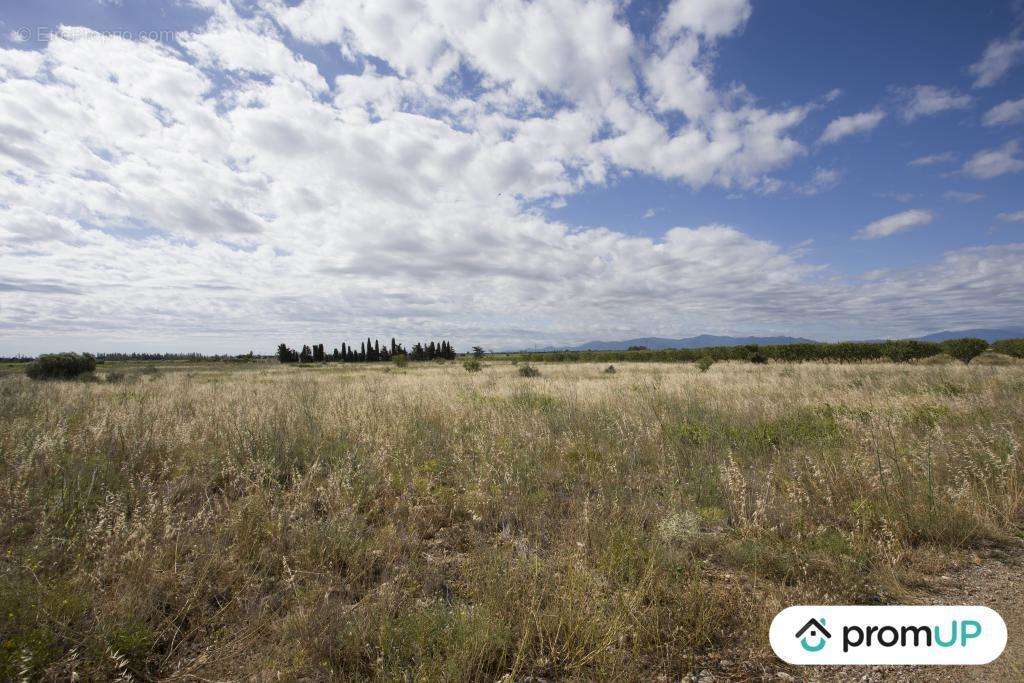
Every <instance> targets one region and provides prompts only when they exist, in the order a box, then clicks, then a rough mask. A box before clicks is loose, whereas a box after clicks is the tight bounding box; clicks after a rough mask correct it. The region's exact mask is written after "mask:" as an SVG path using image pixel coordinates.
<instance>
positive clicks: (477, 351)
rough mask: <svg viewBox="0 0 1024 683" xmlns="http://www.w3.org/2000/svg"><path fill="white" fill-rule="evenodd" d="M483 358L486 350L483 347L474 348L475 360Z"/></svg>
mask: <svg viewBox="0 0 1024 683" xmlns="http://www.w3.org/2000/svg"><path fill="white" fill-rule="evenodd" d="M483 357H484V348H483V347H482V346H474V347H473V358H483Z"/></svg>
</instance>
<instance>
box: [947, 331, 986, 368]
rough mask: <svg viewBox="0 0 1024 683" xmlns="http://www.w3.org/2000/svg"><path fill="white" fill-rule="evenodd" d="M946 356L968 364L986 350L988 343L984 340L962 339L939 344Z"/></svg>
mask: <svg viewBox="0 0 1024 683" xmlns="http://www.w3.org/2000/svg"><path fill="white" fill-rule="evenodd" d="M939 346H941V347H942V351H943V352H944V353H945V354H946V355H947V356H952V357H953V358H956V359H957V360H958V361H961V362H963V363H970V362H971V359H973V358H974V357H976V356H979V355H981V354H982V353H984V351H985V350H986V349H988V342H987V341H985V340H984V339H974V338H971V337H967V338H964V339H949V340H947V341H944V342H942V343H941V344H939Z"/></svg>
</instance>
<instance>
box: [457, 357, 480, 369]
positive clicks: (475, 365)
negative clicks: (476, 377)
mask: <svg viewBox="0 0 1024 683" xmlns="http://www.w3.org/2000/svg"><path fill="white" fill-rule="evenodd" d="M462 367H464V368H466V372H480V369H481V368H482V367H483V365H481V364H480V361H478V360H477V359H476V358H468V359H466V360H465V361H463V363H462Z"/></svg>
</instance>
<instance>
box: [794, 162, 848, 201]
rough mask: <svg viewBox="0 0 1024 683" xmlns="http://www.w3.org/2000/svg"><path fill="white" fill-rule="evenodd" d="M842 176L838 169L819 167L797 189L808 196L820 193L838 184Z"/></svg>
mask: <svg viewBox="0 0 1024 683" xmlns="http://www.w3.org/2000/svg"><path fill="white" fill-rule="evenodd" d="M842 177H843V174H842V172H841V171H839V170H838V169H834V168H818V169H815V171H814V175H813V176H811V179H810V180H809V181H807V182H806V183H803V184H802V185H797V186H796V191H797V192H799V193H800V194H805V195H808V196H812V195H816V194H820V193H822V192H825V191H826V190H831V189H832V188H834V187H835V186H837V185H838V184H839V181H840V179H842Z"/></svg>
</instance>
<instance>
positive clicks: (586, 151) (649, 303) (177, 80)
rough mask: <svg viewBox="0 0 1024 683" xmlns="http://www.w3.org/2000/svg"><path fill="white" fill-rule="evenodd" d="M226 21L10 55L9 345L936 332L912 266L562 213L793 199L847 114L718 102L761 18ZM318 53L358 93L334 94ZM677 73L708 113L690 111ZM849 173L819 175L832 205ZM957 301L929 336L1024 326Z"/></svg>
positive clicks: (579, 14) (607, 5) (386, 4)
mask: <svg viewBox="0 0 1024 683" xmlns="http://www.w3.org/2000/svg"><path fill="white" fill-rule="evenodd" d="M204 3H205V5H206V6H208V7H209V8H211V12H212V16H211V19H210V21H209V22H208V23H207V24H206V25H204V26H202V27H200V28H198V29H196V30H194V31H193V32H192V33H190V34H189V35H186V36H183V37H182V40H181V47H180V50H179V49H177V48H175V49H172V48H170V47H166V46H161V45H159V44H156V43H153V42H133V41H128V40H123V39H120V38H110V39H104V40H102V41H100V40H94V39H91V38H90V35H94V34H91V33H90V32H89V31H88V30H87V29H75V30H74V31H69V32H68V33H67V34H66V35H58V36H57V37H55V39H54V40H53V41H51V42H50V43H48V44H47V45H46V46H45V49H44V50H43V51H20V50H3V51H0V74H2V76H0V128H2V131H3V134H2V136H0V273H2V274H3V275H2V277H0V290H2V291H3V306H2V307H0V346H2V347H3V348H4V350H6V351H18V350H22V351H37V350H39V349H43V348H46V349H50V350H52V349H54V348H60V347H61V346H64V347H65V348H66V345H67V344H69V343H70V340H74V344H73V346H74V347H75V348H96V346H97V345H106V344H109V343H115V342H118V341H125V340H136V341H140V340H141V341H145V342H146V343H147V344H148V345H150V346H151V347H152V348H189V347H191V348H196V347H198V348H204V349H217V350H222V351H230V350H237V349H239V348H243V349H246V350H247V349H248V348H249V347H250V346H251V347H255V348H256V349H257V350H270V349H272V348H273V347H274V346H275V345H276V344H277V343H279V342H280V341H283V340H284V341H288V342H289V343H293V344H294V343H298V342H302V341H303V340H304V341H306V342H309V341H311V340H312V339H313V335H315V336H316V337H318V338H319V339H321V340H323V341H325V342H326V343H329V344H333V343H334V340H337V343H340V341H343V340H345V339H348V340H353V339H356V338H359V337H365V336H366V335H368V334H371V335H373V334H375V335H384V334H387V335H388V336H391V335H392V334H394V335H396V336H399V337H400V338H406V339H411V338H414V337H415V338H423V337H425V336H435V337H437V336H442V335H444V336H448V337H451V338H454V339H455V340H456V341H457V343H459V344H461V346H462V347H465V346H467V345H468V344H470V343H485V344H495V343H500V344H502V345H504V344H509V345H514V344H516V343H529V342H534V341H537V339H538V337H541V338H543V337H544V336H547V337H551V338H558V339H567V338H569V337H570V336H574V335H585V336H590V335H591V334H594V335H596V334H599V333H600V334H604V333H615V332H616V331H621V330H627V329H628V330H629V331H635V332H641V331H643V332H647V333H650V332H654V331H665V332H669V331H674V330H678V329H679V327H680V326H684V327H685V326H691V327H696V326H706V327H709V328H718V329H722V328H737V329H738V328H743V327H749V326H755V325H759V324H763V321H764V320H765V319H772V320H776V321H777V324H778V325H780V326H789V327H793V328H796V327H798V326H800V327H803V326H806V325H808V324H809V323H808V321H823V322H821V323H818V322H814V323H813V324H820V325H822V326H827V327H828V328H829V329H830V330H832V331H831V332H830V334H839V333H841V332H836V330H839V329H840V327H841V326H842V325H851V324H854V323H851V321H853V320H856V319H857V318H858V316H861V317H862V320H872V321H873V320H883V321H887V324H893V323H896V322H898V323H899V324H900V325H903V324H906V325H909V324H917V323H918V322H919V318H918V317H915V316H923V315H924V314H923V313H919V312H916V311H917V309H915V308H914V306H921V304H922V302H923V301H928V299H927V298H926V297H927V295H928V294H929V292H928V290H927V285H926V284H921V283H917V282H916V280H915V278H916V277H917V275H916V273H917V271H914V272H913V273H888V274H885V276H884V277H885V278H889V281H890V282H895V283H903V282H906V283H908V289H910V290H911V291H914V292H916V296H917V298H916V299H915V298H913V297H911V298H908V299H907V301H906V302H899V303H898V304H893V303H891V297H889V296H888V295H886V294H885V293H884V292H882V291H875V290H871V289H863V288H860V287H859V286H856V285H848V284H844V283H843V282H842V281H841V279H840V278H838V277H834V273H832V272H830V271H829V270H828V269H826V268H825V267H823V266H820V265H818V264H815V263H811V262H809V261H808V260H807V258H808V257H807V254H806V251H805V250H804V249H803V248H793V249H787V248H784V247H782V246H780V245H778V244H775V243H772V242H770V241H766V240H763V239H757V238H755V237H753V236H752V235H750V234H748V233H746V232H744V231H743V229H741V227H740V226H725V225H715V224H712V225H703V226H677V227H674V228H672V229H671V230H669V231H667V232H666V233H664V234H663V235H661V236H660V237H657V238H654V239H651V238H646V237H637V236H633V235H629V234H626V233H624V232H622V231H618V230H615V229H611V228H608V227H595V228H581V227H579V226H573V225H568V224H565V223H561V222H558V221H553V220H549V219H546V218H545V217H544V214H543V213H542V211H541V210H540V209H539V208H538V207H543V206H557V205H559V204H564V202H565V198H566V197H570V196H571V195H573V194H574V193H576V192H579V191H580V190H581V189H583V188H585V187H589V186H593V185H599V184H602V183H606V182H610V181H612V180H614V179H615V178H616V177H618V176H622V175H628V174H631V173H647V174H650V175H653V176H656V177H660V178H665V179H671V180H673V181H680V182H683V183H687V184H689V185H691V186H692V187H702V186H704V185H707V184H714V185H718V186H721V187H728V188H736V187H739V188H743V189H751V190H752V191H762V192H767V191H770V190H771V189H773V188H774V189H777V188H779V187H781V184H780V181H778V180H777V179H775V178H772V177H771V175H770V174H771V173H772V172H773V171H775V170H776V169H780V168H783V167H785V166H786V165H787V164H789V163H790V162H791V161H792V160H793V159H794V158H796V157H798V156H800V155H802V154H804V153H805V151H806V150H805V149H804V147H803V146H802V145H801V144H800V143H799V142H797V141H796V140H795V139H794V133H793V131H794V130H795V129H796V128H797V127H798V126H799V125H800V124H801V123H802V122H803V121H804V119H805V118H806V115H807V112H808V111H809V110H810V108H811V107H812V106H817V105H797V106H790V107H785V108H781V109H779V108H774V107H770V106H767V105H764V104H761V103H759V102H758V101H757V100H756V99H755V98H754V96H753V95H751V94H750V93H747V92H746V91H745V90H744V89H743V88H742V86H730V87H728V88H723V87H722V86H720V85H717V84H716V83H715V79H714V69H713V58H714V52H715V47H714V45H713V43H715V42H717V41H719V40H722V39H724V37H725V36H726V35H730V34H733V33H735V32H737V31H738V30H739V29H740V28H741V27H742V26H743V23H744V22H745V21H746V18H747V17H748V16H749V6H748V5H747V4H746V3H744V2H732V3H726V4H725V5H722V6H720V7H719V9H718V10H715V9H714V8H713V7H712V6H711V5H710V4H701V5H700V7H698V6H697V5H696V4H695V5H694V6H693V7H692V8H689V9H686V11H685V12H684V11H683V10H681V9H677V10H674V11H676V12H682V14H680V15H679V16H680V17H682V18H676V19H674V20H673V21H674V22H675V23H674V24H673V27H672V29H671V30H667V31H666V35H667V36H668V37H667V38H666V40H667V42H666V43H664V44H659V45H656V46H654V47H653V48H652V47H651V46H647V45H642V44H641V42H642V41H640V40H639V39H637V38H636V37H635V36H633V35H632V33H631V32H630V30H629V28H628V27H627V25H626V23H625V21H624V19H623V18H622V17H621V14H620V12H619V10H620V7H621V5H620V4H619V3H614V2H611V0H592V1H591V2H582V1H581V2H568V1H566V2H553V1H550V0H549V1H545V0H538V1H537V2H532V3H523V2H515V1H513V0H508V2H503V3H500V4H499V3H490V2H484V1H483V0H479V1H476V0H465V1H464V2H461V3H458V4H457V6H456V4H448V3H427V2H416V1H415V0H403V1H401V2H399V0H378V1H375V2H373V3H362V4H359V3H340V2H332V1H328V0H307V1H306V2H304V3H301V4H298V5H295V6H290V5H291V4H292V3H289V4H287V5H286V4H285V3H282V2H270V1H269V0H267V1H266V2H263V3H261V4H260V5H257V6H255V7H253V8H252V9H251V11H247V12H245V13H242V15H241V16H240V14H239V13H236V12H235V11H234V9H232V5H230V4H227V3H224V2H219V1H217V0H204ZM261 7H262V8H263V9H261ZM673 7H675V5H673ZM713 10H714V11H713ZM672 11H673V10H672V8H670V10H669V12H668V13H667V14H666V16H667V15H668V14H669V13H671V12H672ZM268 13H269V15H273V17H274V18H276V19H279V20H280V22H281V24H280V25H278V24H277V23H276V19H275V21H271V17H270V16H268ZM282 27H283V28H282ZM284 30H287V31H288V32H289V33H290V35H282V32H283V31H284ZM292 40H302V41H311V42H315V43H319V44H322V45H323V46H325V49H328V50H338V51H340V52H342V53H343V54H347V55H348V58H350V61H352V62H353V63H355V64H356V68H355V69H354V71H355V73H349V74H346V75H344V76H341V77H338V78H337V79H334V80H332V81H330V82H328V81H325V80H323V79H322V77H321V74H320V73H319V72H318V70H317V68H316V67H315V66H314V65H313V64H311V63H310V62H309V61H308V60H306V59H304V58H303V57H302V55H301V54H299V53H298V52H296V51H294V50H290V49H289V48H288V44H290V41H292ZM652 49H653V52H652V51H651V50H652ZM378 60H380V61H378ZM373 65H376V67H374V66H373ZM225 71H226V72H227V73H226V74H225ZM465 74H469V77H470V78H471V80H472V83H473V89H472V91H469V90H467V89H464V88H461V87H460V84H459V82H458V81H459V78H460V76H461V75H465ZM677 77H678V80H677V81H676V82H678V83H681V84H686V85H687V87H689V88H690V89H691V90H690V92H692V93H694V97H693V98H692V99H690V98H685V99H674V96H673V94H672V93H671V92H670V90H671V83H672V82H673V78H677ZM648 78H649V79H650V80H648ZM668 119H672V120H673V123H672V125H671V126H670V125H669V124H668V123H666V121H667V120H668ZM838 178H839V174H838V171H836V170H834V169H818V170H817V171H816V172H815V174H814V176H813V178H812V179H811V180H810V181H809V183H808V184H807V186H806V187H807V188H811V189H815V191H820V190H821V189H824V188H827V187H829V186H831V185H832V184H834V183H835V182H837V181H838ZM787 186H789V187H793V186H792V185H787ZM743 227H748V226H743ZM749 227H751V228H752V227H754V226H749ZM1003 247H1005V245H1003ZM1005 253H1006V254H1011V255H1016V256H1018V257H1019V256H1020V253H1021V250H1019V249H1018V250H1013V249H1007V250H1006V252H1005ZM937 268H938V270H937V271H936V272H937V273H938V274H940V275H943V276H945V277H948V278H949V281H950V282H955V281H957V278H958V277H959V278H960V279H959V281H960V282H964V281H965V278H967V277H968V276H969V275H970V274H972V273H977V272H979V269H982V268H983V269H985V272H988V273H994V274H996V276H997V277H995V279H996V280H997V281H999V282H1000V286H1001V287H1002V291H1003V292H1005V295H1006V296H1013V294H1014V293H1015V292H1017V291H1018V289H1019V288H1020V287H1019V283H1020V282H1021V281H1022V280H1024V278H1021V277H1019V276H1018V275H1016V274H1015V271H1013V270H1012V268H1013V266H1012V260H1008V259H1007V258H1006V256H1005V255H1004V254H1003V253H1002V252H1000V253H995V252H992V253H990V252H969V253H967V252H954V254H953V255H951V256H949V257H948V263H946V262H944V263H943V264H942V266H941V267H938V266H937ZM946 284H947V283H946V282H945V281H944V282H942V283H941V285H942V286H945V285H946ZM911 285H912V286H911ZM935 286H937V285H935ZM915 287H916V289H915ZM985 287H988V285H987V284H985V283H983V284H982V286H981V287H980V289H979V293H978V294H977V296H986V295H987V292H988V290H986V289H985ZM944 296H948V299H949V301H948V302H947V301H946V300H944V299H943V300H939V301H937V302H932V305H931V307H930V308H929V313H928V315H932V314H934V315H940V314H944V315H949V316H954V317H958V319H960V318H966V319H967V320H965V322H973V321H975V320H976V319H977V318H978V317H979V316H981V315H982V314H984V315H986V316H988V319H987V320H986V322H998V320H999V319H1001V318H1002V317H1009V316H1010V314H1011V313H1019V312H1020V309H1019V305H1018V306H1017V308H1013V304H1012V303H1006V302H1005V299H1003V298H1001V299H999V302H997V303H995V304H991V305H988V306H987V307H984V308H979V306H978V305H977V301H979V300H980V301H984V300H985V299H963V298H961V297H960V296H959V295H957V294H955V293H948V294H946V295H944ZM971 296H974V294H973V293H972V294H971ZM1017 300H1020V299H1017ZM886 302H888V303H886ZM857 324H858V325H863V323H857ZM812 331H813V330H808V332H812ZM627 336H628V335H627ZM19 344H29V345H27V346H24V347H20V346H18V345H19ZM47 345H49V346H47Z"/></svg>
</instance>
